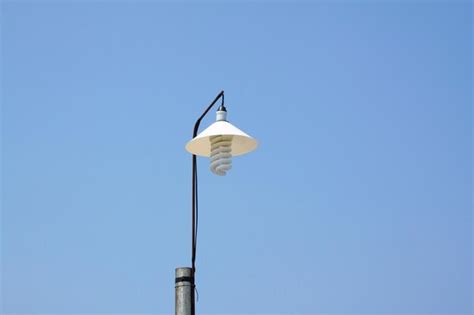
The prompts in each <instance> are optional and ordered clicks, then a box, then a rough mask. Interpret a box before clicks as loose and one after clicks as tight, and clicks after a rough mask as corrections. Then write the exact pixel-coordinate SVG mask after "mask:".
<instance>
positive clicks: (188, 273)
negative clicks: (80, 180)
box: [175, 267, 195, 315]
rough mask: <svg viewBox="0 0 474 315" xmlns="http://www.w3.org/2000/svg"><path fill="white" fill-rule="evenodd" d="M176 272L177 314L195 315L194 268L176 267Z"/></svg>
mask: <svg viewBox="0 0 474 315" xmlns="http://www.w3.org/2000/svg"><path fill="white" fill-rule="evenodd" d="M175 274H176V279H175V296H176V299H175V315H194V313H195V312H194V277H193V269H192V268H189V267H183V268H176V273H175Z"/></svg>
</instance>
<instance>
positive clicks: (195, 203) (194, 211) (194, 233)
mask: <svg viewBox="0 0 474 315" xmlns="http://www.w3.org/2000/svg"><path fill="white" fill-rule="evenodd" d="M220 98H222V103H221V106H224V91H221V92H220V93H219V94H218V95H217V96H216V98H215V99H214V100H213V101H212V103H211V104H210V105H209V106H208V107H207V108H206V110H205V111H204V112H203V113H202V115H201V116H200V117H199V118H198V120H196V123H195V124H194V130H193V138H195V137H196V136H197V133H198V129H199V125H200V124H201V120H202V119H203V118H204V116H206V114H207V113H208V112H209V110H210V109H211V108H212V107H213V106H214V105H215V104H216V103H217V101H218V100H219V99H220ZM192 161H193V162H192V252H191V263H192V270H193V279H192V284H193V286H194V273H195V272H196V245H197V227H198V183H197V159H196V155H195V154H193V159H192ZM193 293H194V291H193ZM193 301H194V296H193ZM193 305H194V303H193ZM193 314H194V310H193Z"/></svg>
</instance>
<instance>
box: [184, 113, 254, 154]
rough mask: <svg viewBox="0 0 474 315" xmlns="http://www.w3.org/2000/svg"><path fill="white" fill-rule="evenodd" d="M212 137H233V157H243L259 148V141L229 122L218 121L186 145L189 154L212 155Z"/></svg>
mask: <svg viewBox="0 0 474 315" xmlns="http://www.w3.org/2000/svg"><path fill="white" fill-rule="evenodd" d="M212 136H232V144H231V148H232V155H233V156H235V155H242V154H245V153H248V152H251V151H253V150H255V149H256V148H257V145H258V144H257V140H255V139H254V138H252V137H251V136H249V135H248V134H246V133H245V132H243V131H242V130H240V129H239V128H237V127H235V126H234V125H232V124H231V123H229V122H227V121H216V122H215V123H213V124H212V125H210V126H209V127H207V128H206V129H204V130H203V131H202V132H201V133H200V134H198V135H197V136H196V137H195V138H194V139H192V140H191V141H189V142H188V143H187V144H186V150H188V152H190V153H192V154H195V155H200V156H210V155H211V140H210V138H211V137H212Z"/></svg>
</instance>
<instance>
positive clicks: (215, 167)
mask: <svg viewBox="0 0 474 315" xmlns="http://www.w3.org/2000/svg"><path fill="white" fill-rule="evenodd" d="M210 141H211V165H210V169H211V172H213V173H214V174H216V175H220V176H224V175H225V174H226V173H227V171H228V170H230V169H231V168H232V148H231V145H232V136H212V137H211V138H210Z"/></svg>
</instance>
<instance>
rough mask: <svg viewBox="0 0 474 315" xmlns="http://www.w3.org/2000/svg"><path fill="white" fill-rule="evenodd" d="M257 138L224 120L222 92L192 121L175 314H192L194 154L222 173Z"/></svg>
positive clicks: (195, 211) (195, 207)
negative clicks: (185, 253)
mask: <svg viewBox="0 0 474 315" xmlns="http://www.w3.org/2000/svg"><path fill="white" fill-rule="evenodd" d="M219 99H221V105H220V106H219V108H218V110H217V113H216V121H215V122H214V123H213V124H212V125H210V126H209V127H207V128H206V129H205V130H204V131H202V132H201V133H199V134H198V130H199V125H200V124H201V120H202V119H203V118H204V116H206V114H207V113H208V112H209V110H210V109H211V108H212V107H213V106H214V105H215V104H216V103H217V101H218V100H219ZM257 145H258V144H257V141H256V140H255V139H254V138H252V137H251V136H249V135H248V134H246V133H245V132H243V131H242V130H240V129H239V128H237V127H235V126H234V125H232V124H231V123H230V122H228V121H227V109H226V108H225V105H224V91H221V92H220V93H219V94H218V95H217V96H216V98H215V99H214V100H213V101H212V103H211V104H210V105H209V106H208V107H207V109H206V110H205V111H204V112H203V113H202V115H201V116H200V117H199V118H198V119H197V121H196V123H195V124H194V130H193V138H192V140H191V141H189V142H188V143H187V144H186V150H187V151H188V152H190V153H191V154H192V201H191V203H192V244H191V264H192V267H191V268H186V267H184V268H177V269H176V314H177V315H188V314H191V315H194V314H195V298H194V290H195V273H196V247H197V228H198V214H199V212H198V181H197V156H205V157H210V170H211V171H212V172H213V173H214V174H216V175H220V176H223V175H226V173H227V172H228V171H229V170H230V169H231V168H232V157H233V156H237V155H242V154H245V153H249V152H251V151H253V150H255V149H256V148H257Z"/></svg>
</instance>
